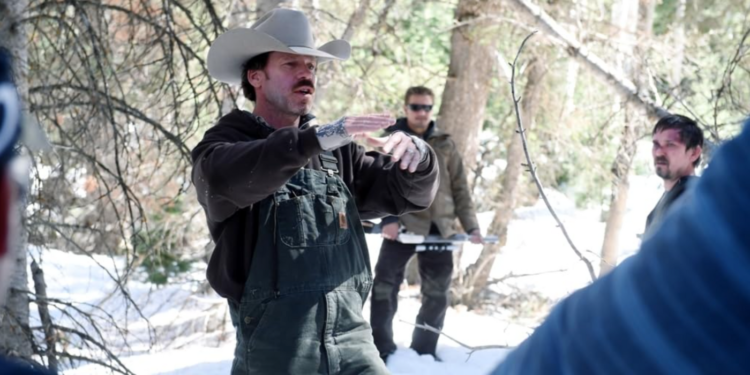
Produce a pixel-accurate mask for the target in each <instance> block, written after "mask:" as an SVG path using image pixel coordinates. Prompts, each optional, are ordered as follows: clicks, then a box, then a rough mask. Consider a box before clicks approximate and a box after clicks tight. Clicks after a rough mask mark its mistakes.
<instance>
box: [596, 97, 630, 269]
mask: <svg viewBox="0 0 750 375" xmlns="http://www.w3.org/2000/svg"><path fill="white" fill-rule="evenodd" d="M633 112H634V111H633V109H632V108H628V109H626V110H625V126H624V128H623V133H622V138H620V148H619V149H618V151H617V156H616V158H615V161H614V163H613V164H612V175H613V176H612V177H613V181H612V198H611V200H610V204H609V214H608V215H607V225H606V227H605V229H604V244H603V245H602V253H601V261H600V264H599V270H600V271H599V275H600V276H602V275H604V274H606V273H607V272H609V271H610V270H612V268H614V267H615V266H616V265H617V256H618V253H619V239H620V228H621V227H622V221H623V219H624V217H625V209H626V206H627V202H628V191H629V188H630V185H629V181H628V175H629V174H630V166H631V165H632V164H633V156H635V151H636V147H635V142H636V132H635V129H634V125H633V124H632V122H633V120H634V119H633V118H632V113H633Z"/></svg>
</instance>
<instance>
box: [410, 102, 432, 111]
mask: <svg viewBox="0 0 750 375" xmlns="http://www.w3.org/2000/svg"><path fill="white" fill-rule="evenodd" d="M409 109H411V110H412V111H414V112H419V111H425V112H429V111H432V104H409Z"/></svg>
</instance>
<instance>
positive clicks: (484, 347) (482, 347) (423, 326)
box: [399, 319, 510, 361]
mask: <svg viewBox="0 0 750 375" xmlns="http://www.w3.org/2000/svg"><path fill="white" fill-rule="evenodd" d="M399 321H401V323H406V324H408V325H410V326H413V327H416V328H421V329H424V330H426V331H430V332H433V333H437V334H438V335H443V336H445V337H446V338H447V339H449V340H451V341H453V342H455V343H456V344H458V345H461V346H463V347H464V348H466V349H469V358H471V355H472V354H474V352H476V351H479V350H487V349H508V348H510V346H508V345H480V346H471V345H467V344H465V343H463V342H461V341H458V340H457V339H455V338H453V337H450V336H448V334H446V333H445V332H443V331H441V330H439V329H437V328H435V327H431V326H429V325H428V324H426V323H422V324H414V323H410V322H407V321H405V320H403V319H399ZM466 360H467V361H468V360H469V359H468V358H467V359H466Z"/></svg>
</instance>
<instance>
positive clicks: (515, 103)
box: [510, 31, 596, 282]
mask: <svg viewBox="0 0 750 375" xmlns="http://www.w3.org/2000/svg"><path fill="white" fill-rule="evenodd" d="M534 34H536V31H534V32H532V33H531V34H529V35H528V36H526V38H524V40H523V42H521V47H519V48H518V53H516V58H515V59H513V64H511V77H510V92H511V95H512V96H513V107H514V109H515V112H516V122H517V123H518V130H517V132H518V134H519V135H520V136H521V141H522V142H523V153H524V154H525V155H526V161H527V163H528V165H527V166H528V168H529V173H531V177H532V178H533V179H534V183H535V184H536V188H537V189H538V190H539V195H540V196H541V197H542V200H544V204H545V205H547V209H548V210H549V212H550V213H551V214H552V217H553V218H555V221H557V225H559V226H560V229H561V230H562V232H563V235H565V239H566V240H568V244H569V245H570V247H571V248H572V249H573V251H574V252H575V253H576V255H578V258H579V259H580V260H581V261H582V262H584V263H585V264H586V268H588V270H589V274H590V275H591V281H592V282H593V281H596V273H594V266H592V265H591V262H590V261H589V260H588V259H587V258H585V257H584V256H583V254H581V252H580V251H578V248H577V247H576V245H575V244H573V240H571V239H570V236H569V235H568V231H567V230H566V229H565V225H563V223H562V221H560V218H558V217H557V214H556V213H555V210H554V209H553V208H552V205H551V204H550V203H549V199H547V195H546V194H544V188H543V187H542V183H541V182H540V181H539V176H537V174H536V167H535V166H534V163H533V162H532V161H531V155H530V154H529V147H528V141H527V140H526V130H525V129H524V127H523V123H522V122H521V111H520V110H519V109H518V102H520V101H521V99H520V98H517V97H516V66H517V64H518V57H519V56H520V55H521V51H523V46H524V45H525V44H526V41H528V40H529V38H531V37H532V36H533V35H534Z"/></svg>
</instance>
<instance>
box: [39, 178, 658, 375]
mask: <svg viewBox="0 0 750 375" xmlns="http://www.w3.org/2000/svg"><path fill="white" fill-rule="evenodd" d="M659 183H660V181H659V180H658V179H655V178H643V177H634V178H633V179H632V181H631V194H630V197H631V199H630V202H629V207H628V212H627V215H626V218H625V223H624V226H623V229H622V231H621V236H620V242H621V247H620V249H621V254H623V255H622V256H623V257H624V256H628V255H630V254H632V253H634V252H635V251H636V250H637V248H638V246H639V240H638V238H637V236H636V235H637V234H639V233H641V232H642V229H643V225H644V222H645V217H646V215H647V214H648V211H649V210H650V209H651V208H652V207H653V205H654V204H655V202H656V200H657V199H658V198H659V196H660V194H661V191H660V185H659ZM549 195H550V198H551V199H552V201H553V204H554V206H555V207H556V209H557V212H558V214H559V216H560V217H561V219H562V220H563V221H564V223H565V225H566V227H567V228H568V230H569V232H570V234H571V236H572V239H573V241H574V242H575V243H576V245H577V246H578V247H579V248H580V249H581V250H582V251H587V252H586V255H587V256H589V258H590V259H592V261H593V262H594V264H596V265H597V266H598V257H597V255H596V254H598V252H599V249H600V247H601V243H602V238H603V233H604V223H602V222H601V221H600V212H599V210H585V211H584V210H576V209H575V208H574V206H573V204H572V202H571V201H570V200H568V199H567V198H565V196H563V195H562V194H559V193H556V192H553V191H550V192H549ZM480 216H481V222H482V224H483V225H484V226H485V228H486V226H487V225H488V224H489V222H490V221H491V219H492V217H491V216H492V214H491V213H484V214H481V215H480ZM368 243H369V245H370V252H371V257H372V260H373V264H375V260H376V259H377V255H378V249H379V244H380V239H379V237H377V236H368ZM480 250H481V249H480V247H478V246H467V247H466V248H465V254H464V257H463V259H462V266H463V267H465V266H467V265H468V264H470V263H471V262H472V261H473V260H474V259H475V258H476V256H477V255H478V254H479V251H480ZM34 257H35V258H36V259H38V260H39V259H41V260H42V262H43V263H42V266H43V268H44V270H45V274H46V278H47V285H48V288H49V290H48V295H49V297H50V298H58V299H61V300H66V301H74V302H76V306H77V307H79V308H80V309H81V310H84V311H91V312H92V314H93V315H94V317H93V318H92V319H93V320H95V321H96V322H97V323H98V324H99V326H100V327H101V336H98V335H94V336H96V337H101V339H102V341H104V342H106V343H107V344H108V345H109V346H111V347H113V348H115V349H114V350H113V352H114V353H115V354H117V355H119V356H121V361H122V363H123V364H124V365H125V366H126V367H127V368H128V369H130V370H131V371H132V372H134V373H136V374H139V375H140V374H143V375H147V374H228V373H229V368H230V366H231V362H232V349H233V345H234V331H233V328H232V326H231V323H230V322H229V318H228V315H227V307H226V303H225V302H224V300H223V299H221V298H219V297H218V296H216V295H215V294H212V293H199V291H200V290H201V288H204V287H205V284H204V280H205V279H204V275H203V272H204V270H203V269H201V268H197V269H196V270H195V271H194V272H192V273H190V274H188V275H186V276H185V277H184V278H183V279H181V280H179V281H175V282H173V283H171V284H170V285H169V286H167V287H163V288H156V287H154V286H152V285H150V284H148V283H144V282H142V280H143V276H142V275H139V274H136V275H132V276H131V280H130V281H129V282H128V284H127V285H128V286H127V290H128V293H129V296H130V297H131V298H132V299H133V300H134V301H135V302H137V303H138V305H139V306H140V308H141V309H140V312H139V311H137V310H136V309H135V308H133V307H132V304H128V303H126V301H125V298H123V297H122V294H121V293H116V292H117V289H118V286H117V283H115V282H114V281H113V280H112V279H113V277H111V276H110V275H112V276H115V278H120V277H122V276H117V275H118V274H119V272H120V270H121V269H122V265H123V263H122V262H123V260H118V262H119V263H117V262H115V263H113V262H112V260H111V259H110V258H109V257H106V256H98V255H94V256H91V257H89V256H83V255H73V254H70V253H65V252H62V251H54V250H46V251H42V252H39V251H34ZM510 273H512V274H514V275H519V274H537V273H541V274H540V275H537V276H527V277H517V278H509V279H507V280H506V282H504V283H502V284H497V285H496V286H495V287H494V288H495V291H496V292H498V293H500V294H502V295H509V294H511V293H513V292H516V293H531V292H534V293H536V294H537V295H539V296H541V297H542V298H544V299H546V300H548V301H557V300H559V299H561V298H564V297H565V296H566V295H568V294H569V293H571V292H573V291H575V290H576V289H578V288H580V287H583V286H585V285H586V284H587V283H588V282H589V276H588V273H587V271H586V268H585V266H584V265H583V264H582V263H581V262H580V261H579V260H577V258H576V256H575V255H574V253H573V252H572V251H571V249H570V248H569V247H568V245H567V243H566V241H565V239H564V237H563V236H562V234H561V233H560V230H559V228H557V227H556V224H555V223H554V221H553V219H552V217H551V216H550V215H549V213H548V212H547V210H546V208H545V207H544V205H543V202H541V201H540V202H539V204H537V205H536V206H534V207H526V208H521V209H519V210H517V211H516V213H515V217H514V220H513V221H512V222H511V226H510V231H509V235H508V244H507V246H506V247H505V248H504V249H503V252H502V254H501V255H500V256H499V257H498V258H497V260H496V263H495V267H494V269H493V277H497V278H499V277H502V276H505V275H508V274H510ZM401 298H402V300H401V302H400V304H399V312H398V316H397V317H396V319H395V326H394V330H395V336H396V337H395V338H396V341H397V343H398V344H399V346H400V349H399V351H397V352H396V353H395V354H394V355H393V356H392V357H391V358H390V360H389V363H388V367H389V369H390V370H391V371H392V372H393V373H394V374H403V375H406V374H430V375H443V374H462V375H471V374H486V373H487V372H488V371H490V370H491V369H492V368H494V367H495V366H496V365H497V363H499V362H500V361H501V360H502V359H503V358H504V357H505V355H506V354H507V352H508V350H507V349H491V350H482V351H477V352H474V353H471V355H469V351H468V349H466V348H463V347H462V346H461V345H459V344H458V343H456V342H453V341H450V340H448V339H446V338H441V341H440V343H439V348H438V356H439V357H440V358H441V359H442V361H441V362H435V361H434V360H433V359H432V358H431V357H420V356H418V355H417V354H416V353H415V352H413V351H411V350H409V349H408V346H409V342H410V339H411V333H412V329H413V327H412V326H410V325H409V324H408V323H407V322H413V321H414V318H415V316H416V315H417V311H418V310H419V306H420V303H419V298H418V290H414V289H409V288H407V289H404V290H403V291H402V294H401ZM86 304H90V305H93V306H99V307H100V308H94V307H91V306H90V305H86ZM550 305H551V304H550ZM61 307H62V306H61ZM549 307H550V306H542V308H541V311H537V312H536V313H535V314H531V313H529V314H524V313H523V312H521V313H519V312H518V311H511V310H508V309H504V308H498V309H496V310H492V311H489V310H487V311H482V312H481V313H476V312H472V311H466V309H465V308H461V307H460V306H459V307H457V308H451V309H450V310H449V311H448V314H447V318H446V323H445V329H444V332H445V333H446V334H447V335H450V336H451V337H453V338H455V339H456V340H458V341H460V342H462V343H465V344H467V345H471V346H480V345H506V346H511V347H512V346H515V345H518V344H519V343H520V342H521V341H523V339H524V338H526V337H527V336H528V335H529V334H530V333H531V332H532V331H533V329H534V327H535V326H536V325H538V324H539V322H540V321H541V319H542V318H543V316H544V315H545V314H546V313H547V311H548V310H549ZM64 310H65V311H66V313H67V314H70V315H74V316H80V315H77V313H76V312H75V311H73V310H71V309H69V308H67V309H64ZM32 311H33V312H32V315H33V314H35V309H33V310H32ZM365 312H366V313H365V315H366V316H369V305H367V306H365ZM52 313H53V319H54V320H55V321H56V322H59V323H60V324H63V325H68V326H74V323H73V322H72V320H71V319H70V317H69V316H67V315H66V313H62V312H61V309H57V308H54V309H52ZM141 315H142V316H145V317H148V322H149V323H147V322H146V320H145V319H143V318H141ZM79 321H80V319H79ZM114 322H116V323H117V325H118V326H119V327H121V328H123V329H116V328H115V324H113V323H114ZM34 325H39V322H38V318H37V317H35V316H32V326H34ZM77 329H79V330H82V331H83V330H86V331H87V332H94V331H93V330H92V327H91V324H90V322H86V321H84V322H83V323H82V324H81V325H79V326H77ZM207 331H210V332H211V333H210V334H207V333H206V332H207ZM92 353H93V354H95V355H97V356H98V357H97V358H105V357H104V354H103V353H102V352H100V351H97V349H96V348H93V347H92V349H91V350H90V351H89V352H84V353H81V354H86V355H91V354H92ZM104 362H106V363H111V361H108V360H105V361H104ZM109 372H110V371H109V370H106V369H104V368H102V367H100V366H98V365H92V364H87V365H82V366H80V367H77V368H74V369H68V370H66V371H64V374H66V375H84V374H102V373H109Z"/></svg>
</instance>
